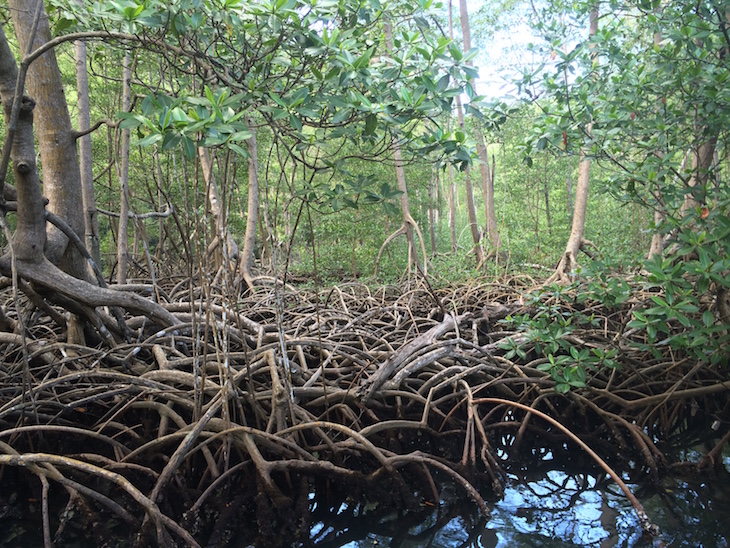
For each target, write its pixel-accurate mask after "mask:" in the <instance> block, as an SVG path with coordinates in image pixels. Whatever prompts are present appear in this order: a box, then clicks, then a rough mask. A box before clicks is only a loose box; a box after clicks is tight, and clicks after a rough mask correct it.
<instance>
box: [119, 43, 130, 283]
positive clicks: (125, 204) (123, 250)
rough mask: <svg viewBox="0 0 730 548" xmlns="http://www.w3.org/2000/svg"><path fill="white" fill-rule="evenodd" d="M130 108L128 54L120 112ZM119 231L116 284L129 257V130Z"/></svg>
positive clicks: (123, 148)
mask: <svg viewBox="0 0 730 548" xmlns="http://www.w3.org/2000/svg"><path fill="white" fill-rule="evenodd" d="M131 108H132V60H131V59H130V57H129V54H128V53H127V54H125V55H124V60H123V61H122V111H123V112H129V111H130V109H131ZM119 194H120V196H119V231H118V232H117V283H118V284H126V283H127V260H128V257H129V250H128V246H129V237H128V236H129V234H128V232H129V231H128V227H129V129H123V130H122V139H121V143H120V145H119Z"/></svg>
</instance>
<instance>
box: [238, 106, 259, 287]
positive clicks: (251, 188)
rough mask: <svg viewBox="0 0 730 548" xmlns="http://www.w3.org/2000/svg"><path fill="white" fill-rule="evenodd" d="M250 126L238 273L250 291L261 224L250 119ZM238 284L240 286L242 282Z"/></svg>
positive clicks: (254, 133) (256, 163)
mask: <svg viewBox="0 0 730 548" xmlns="http://www.w3.org/2000/svg"><path fill="white" fill-rule="evenodd" d="M248 126H249V128H250V129H251V131H252V132H253V135H252V136H251V137H250V138H249V139H248V140H247V141H246V145H247V148H248V206H247V211H246V234H245V236H244V238H243V252H242V253H241V262H240V266H239V270H238V272H239V276H240V278H242V279H243V281H244V282H246V285H247V286H248V287H249V289H253V272H252V269H253V263H254V252H255V249H256V227H257V226H258V222H259V161H258V144H257V142H256V130H255V129H254V126H253V120H251V119H249V121H248ZM238 283H239V284H240V281H239V282H238Z"/></svg>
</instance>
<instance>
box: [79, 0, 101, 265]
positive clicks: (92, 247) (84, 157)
mask: <svg viewBox="0 0 730 548" xmlns="http://www.w3.org/2000/svg"><path fill="white" fill-rule="evenodd" d="M78 2H79V4H82V3H83V0H78ZM74 52H75V57H76V92H77V94H78V103H77V105H78V109H79V131H80V132H84V131H88V129H89V127H90V126H91V108H90V105H89V74H88V70H87V66H86V42H84V41H83V40H77V41H76V42H74ZM79 164H80V169H81V192H82V197H83V202H84V243H85V244H86V248H87V249H88V250H89V253H90V254H91V257H92V258H93V259H94V262H95V263H96V264H97V265H99V266H101V250H100V249H99V218H98V215H99V214H98V212H97V210H96V198H95V196H94V171H93V158H92V155H91V134H89V133H87V134H86V135H84V136H82V137H80V138H79Z"/></svg>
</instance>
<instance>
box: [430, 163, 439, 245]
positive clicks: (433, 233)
mask: <svg viewBox="0 0 730 548" xmlns="http://www.w3.org/2000/svg"><path fill="white" fill-rule="evenodd" d="M438 176H439V170H438V167H437V166H434V168H433V172H432V174H431V180H430V181H429V183H428V227H429V231H430V233H431V255H432V256H435V255H436V204H435V203H434V189H435V188H436V187H437V186H438V184H439V181H438Z"/></svg>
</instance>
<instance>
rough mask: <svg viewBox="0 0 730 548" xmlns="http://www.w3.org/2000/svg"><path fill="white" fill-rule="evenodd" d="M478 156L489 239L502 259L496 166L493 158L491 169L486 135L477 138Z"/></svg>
mask: <svg viewBox="0 0 730 548" xmlns="http://www.w3.org/2000/svg"><path fill="white" fill-rule="evenodd" d="M477 154H478V155H479V160H480V162H481V163H480V164H479V170H480V172H481V175H482V192H483V193H484V214H485V217H486V228H487V237H488V238H489V242H490V244H491V246H492V249H491V252H490V254H491V253H494V254H496V257H497V258H498V259H499V258H500V252H501V250H502V238H501V237H500V235H499V228H498V227H497V213H496V211H495V209H494V175H495V167H496V166H495V164H496V162H495V161H494V156H492V167H491V169H490V167H489V153H488V152H487V145H486V143H485V142H484V135H482V133H481V132H479V135H478V136H477Z"/></svg>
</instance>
